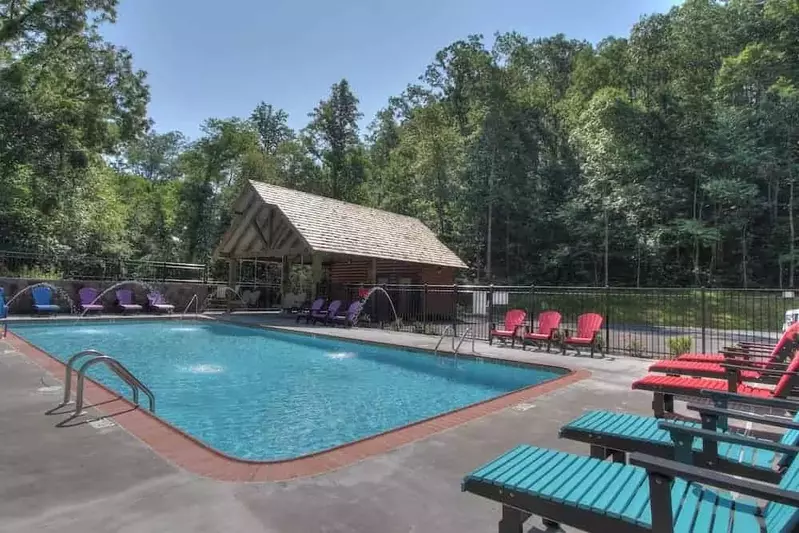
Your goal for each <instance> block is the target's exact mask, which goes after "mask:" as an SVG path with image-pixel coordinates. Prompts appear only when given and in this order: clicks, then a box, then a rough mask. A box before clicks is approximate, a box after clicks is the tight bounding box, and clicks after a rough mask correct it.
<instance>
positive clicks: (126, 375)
mask: <svg viewBox="0 0 799 533" xmlns="http://www.w3.org/2000/svg"><path fill="white" fill-rule="evenodd" d="M98 363H103V364H104V365H106V366H107V367H108V368H109V369H110V370H111V371H112V372H114V373H115V374H116V375H117V376H119V377H120V378H121V379H122V380H123V381H124V382H125V383H127V384H128V385H129V386H130V387H131V389H132V390H133V403H135V404H136V405H139V390H141V391H142V392H144V394H146V395H147V399H148V400H149V401H150V412H152V413H155V395H154V394H153V393H152V391H151V390H150V389H149V388H147V386H146V385H145V384H144V383H142V382H141V381H139V379H138V378H137V377H136V376H134V375H133V374H132V373H131V372H130V370H128V369H127V368H125V366H124V365H123V364H122V363H120V362H119V361H117V360H116V359H114V358H113V357H111V356H110V355H97V356H95V357H92V358H91V359H89V360H88V361H86V362H85V363H83V366H81V367H80V370H78V388H77V391H76V392H75V414H74V415H73V416H80V414H81V411H83V384H84V380H85V378H86V371H87V370H89V367H91V366H93V365H96V364H98Z"/></svg>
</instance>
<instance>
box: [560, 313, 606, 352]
mask: <svg viewBox="0 0 799 533" xmlns="http://www.w3.org/2000/svg"><path fill="white" fill-rule="evenodd" d="M602 320H603V318H602V315H598V314H596V313H585V314H583V315H580V316H578V317H577V332H576V333H575V334H574V336H572V335H570V334H569V330H568V329H567V330H566V332H565V333H564V339H563V342H562V346H563V353H564V354H565V353H566V347H567V346H572V347H574V349H575V351H576V352H577V355H580V346H589V347H590V348H591V357H594V351H595V350H596V349H597V348H599V353H600V354H602V356H603V357H604V353H603V351H602V345H601V344H600V342H599V330H600V329H601V328H602Z"/></svg>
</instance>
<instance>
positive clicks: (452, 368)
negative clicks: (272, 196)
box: [13, 321, 560, 460]
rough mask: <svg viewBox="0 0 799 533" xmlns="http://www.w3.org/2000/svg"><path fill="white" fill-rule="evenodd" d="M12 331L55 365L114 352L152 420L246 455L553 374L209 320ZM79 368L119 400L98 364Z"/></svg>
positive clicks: (298, 450) (327, 439)
mask: <svg viewBox="0 0 799 533" xmlns="http://www.w3.org/2000/svg"><path fill="white" fill-rule="evenodd" d="M13 331H14V332H15V333H17V334H18V335H20V336H22V337H23V338H25V339H27V340H28V341H29V342H31V343H33V344H35V345H36V346H38V347H40V348H41V349H43V350H45V351H47V352H49V353H50V354H52V355H54V356H55V357H57V358H59V359H60V360H62V361H64V360H65V359H66V358H68V357H69V356H70V355H71V354H73V353H75V352H78V351H80V350H83V349H88V348H94V349H97V350H100V351H102V352H105V353H107V354H108V355H111V356H113V357H116V358H117V359H119V360H120V361H121V362H122V363H123V364H124V365H125V366H127V367H128V368H129V369H130V370H131V371H132V372H133V373H134V374H135V375H136V376H137V377H138V378H139V379H140V380H141V381H142V382H144V383H145V384H146V385H147V386H148V387H150V389H152V391H153V392H154V394H155V397H156V401H157V406H156V411H157V414H158V416H160V417H162V418H163V419H165V420H166V421H168V422H170V423H171V424H173V425H175V426H177V427H179V428H180V429H182V430H184V431H186V432H187V433H189V434H191V435H193V436H195V437H196V438H198V439H200V440H202V441H203V442H205V443H206V444H208V445H210V446H211V447H213V448H216V449H217V450H220V451H222V452H224V453H227V454H229V455H232V456H234V457H239V458H243V459H252V460H277V459H287V458H292V457H298V456H301V455H306V454H309V453H313V452H318V451H321V450H324V449H327V448H331V447H334V446H337V445H341V444H344V443H347V442H351V441H353V440H357V439H361V438H364V437H368V436H370V435H374V434H376V433H380V432H383V431H387V430H390V429H393V428H397V427H400V426H403V425H406V424H409V423H412V422H416V421H419V420H422V419H424V418H429V417H431V416H435V415H438V414H441V413H444V412H447V411H451V410H453V409H457V408H459V407H464V406H466V405H469V404H473V403H476V402H479V401H481V400H486V399H488V398H492V397H495V396H498V395H501V394H504V393H507V392H510V391H513V390H516V389H520V388H522V387H526V386H529V385H534V384H537V383H541V382H543V381H547V380H550V379H554V378H556V377H559V375H560V374H558V373H557V372H556V371H555V369H546V370H545V369H537V368H533V367H522V366H511V365H505V364H499V363H492V362H487V361H480V360H471V359H464V358H462V359H459V360H458V361H457V362H456V361H454V360H452V359H450V358H442V357H435V356H433V355H429V354H424V353H417V352H409V351H404V350H398V349H391V348H386V347H382V346H377V345H372V344H361V343H353V342H346V341H338V340H331V339H327V338H313V337H308V336H303V335H298V334H292V333H284V332H276V331H267V330H261V329H256V328H250V327H245V326H235V325H229V324H222V323H218V322H211V321H199V322H191V321H185V322H172V321H160V322H159V321H151V322H117V323H91V324H83V325H74V324H73V325H40V324H35V325H18V326H14V327H13ZM89 375H90V376H92V377H94V378H95V379H97V380H98V381H100V382H102V383H103V384H105V385H107V386H110V387H111V388H113V389H114V390H116V391H119V392H122V393H124V394H125V395H126V396H128V397H129V389H128V387H127V385H125V384H124V382H122V381H120V380H119V379H118V378H117V377H116V376H115V375H113V374H111V373H110V372H109V371H108V370H107V369H105V368H104V367H97V366H95V367H93V368H92V369H91V370H90V371H89ZM143 400H144V403H143V405H144V406H146V405H147V402H146V398H143Z"/></svg>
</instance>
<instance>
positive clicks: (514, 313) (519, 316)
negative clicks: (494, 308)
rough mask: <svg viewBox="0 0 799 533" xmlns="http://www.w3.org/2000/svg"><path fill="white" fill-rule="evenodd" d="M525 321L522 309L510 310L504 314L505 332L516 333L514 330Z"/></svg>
mask: <svg viewBox="0 0 799 533" xmlns="http://www.w3.org/2000/svg"><path fill="white" fill-rule="evenodd" d="M525 320H527V312H526V311H524V310H523V309H511V310H510V311H508V312H507V313H505V330H506V331H516V328H518V327H519V326H521V325H522V324H524V321H525Z"/></svg>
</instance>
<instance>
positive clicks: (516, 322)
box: [488, 309, 527, 347]
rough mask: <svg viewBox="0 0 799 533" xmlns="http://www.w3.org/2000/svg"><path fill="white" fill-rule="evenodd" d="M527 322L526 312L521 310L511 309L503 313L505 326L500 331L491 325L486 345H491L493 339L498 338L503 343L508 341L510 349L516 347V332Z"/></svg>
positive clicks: (494, 325)
mask: <svg viewBox="0 0 799 533" xmlns="http://www.w3.org/2000/svg"><path fill="white" fill-rule="evenodd" d="M525 320H527V312H526V311H524V310H522V309H511V310H510V311H508V312H507V313H505V324H504V325H503V328H502V329H497V327H496V324H491V333H489V335H488V344H492V343H493V341H494V337H498V338H500V339H502V340H503V341H504V340H505V339H510V345H511V347H513V346H515V345H516V337H518V336H519V335H518V330H519V328H520V327H522V324H524V321H525Z"/></svg>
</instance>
